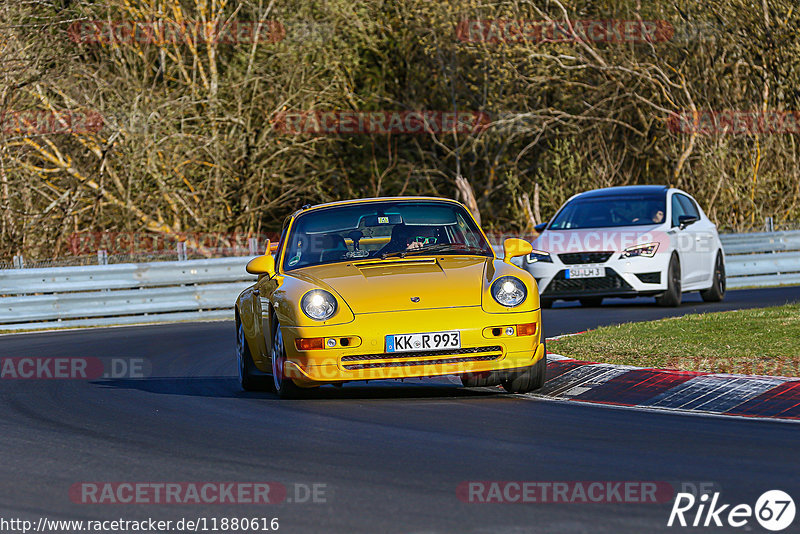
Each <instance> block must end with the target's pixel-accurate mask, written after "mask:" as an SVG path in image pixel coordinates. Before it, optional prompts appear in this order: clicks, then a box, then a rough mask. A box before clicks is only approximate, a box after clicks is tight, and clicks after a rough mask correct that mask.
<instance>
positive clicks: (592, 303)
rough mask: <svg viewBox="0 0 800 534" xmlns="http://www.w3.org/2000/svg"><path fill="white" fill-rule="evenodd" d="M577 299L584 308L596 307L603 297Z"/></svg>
mask: <svg viewBox="0 0 800 534" xmlns="http://www.w3.org/2000/svg"><path fill="white" fill-rule="evenodd" d="M578 300H580V301H581V306H584V307H586V308H596V307H598V306H600V305H601V304H602V303H603V297H586V298H582V299H578Z"/></svg>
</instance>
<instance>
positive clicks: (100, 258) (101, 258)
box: [97, 248, 108, 265]
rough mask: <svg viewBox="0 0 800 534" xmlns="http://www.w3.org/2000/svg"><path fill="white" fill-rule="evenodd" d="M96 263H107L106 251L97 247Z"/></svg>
mask: <svg viewBox="0 0 800 534" xmlns="http://www.w3.org/2000/svg"><path fill="white" fill-rule="evenodd" d="M97 265H108V251H107V250H105V249H102V248H101V249H99V250H98V251H97Z"/></svg>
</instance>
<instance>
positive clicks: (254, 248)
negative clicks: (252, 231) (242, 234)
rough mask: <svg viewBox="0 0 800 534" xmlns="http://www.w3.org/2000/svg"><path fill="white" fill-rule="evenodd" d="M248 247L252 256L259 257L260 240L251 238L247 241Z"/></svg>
mask: <svg viewBox="0 0 800 534" xmlns="http://www.w3.org/2000/svg"><path fill="white" fill-rule="evenodd" d="M247 246H248V248H249V249H250V255H251V256H258V238H257V237H251V238H250V239H248V240H247Z"/></svg>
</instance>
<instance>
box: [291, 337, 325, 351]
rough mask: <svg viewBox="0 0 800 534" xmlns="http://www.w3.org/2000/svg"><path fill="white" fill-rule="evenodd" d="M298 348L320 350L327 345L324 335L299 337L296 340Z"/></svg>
mask: <svg viewBox="0 0 800 534" xmlns="http://www.w3.org/2000/svg"><path fill="white" fill-rule="evenodd" d="M294 344H295V346H296V347H297V350H319V349H322V348H324V346H325V338H324V337H299V338H297V339H295V340H294Z"/></svg>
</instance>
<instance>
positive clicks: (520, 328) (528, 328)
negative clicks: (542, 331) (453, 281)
mask: <svg viewBox="0 0 800 534" xmlns="http://www.w3.org/2000/svg"><path fill="white" fill-rule="evenodd" d="M535 334H536V323H527V324H518V325H517V335H518V336H532V335H535Z"/></svg>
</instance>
